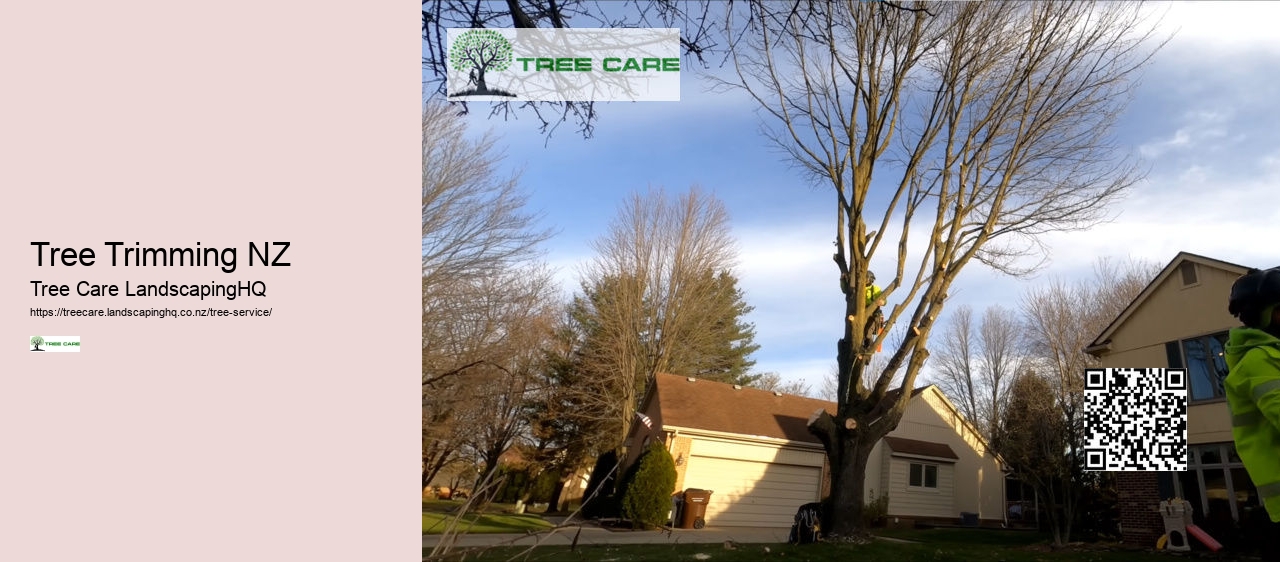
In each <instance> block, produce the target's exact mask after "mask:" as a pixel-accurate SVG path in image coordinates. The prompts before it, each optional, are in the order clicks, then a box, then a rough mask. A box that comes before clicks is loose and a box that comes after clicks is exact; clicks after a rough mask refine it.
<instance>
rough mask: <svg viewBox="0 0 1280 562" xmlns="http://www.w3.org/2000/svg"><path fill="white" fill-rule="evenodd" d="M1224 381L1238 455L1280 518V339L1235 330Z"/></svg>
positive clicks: (1260, 495)
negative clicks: (1228, 372) (1227, 372)
mask: <svg viewBox="0 0 1280 562" xmlns="http://www.w3.org/2000/svg"><path fill="white" fill-rule="evenodd" d="M1225 351H1226V360H1227V367H1229V368H1230V369H1231V371H1230V374H1228V375H1227V380H1226V383H1225V384H1224V385H1223V387H1224V389H1225V390H1226V394H1227V406H1228V407H1229V408H1230V409H1231V436H1232V437H1233V438H1234V439H1235V441H1236V453H1237V454H1239V455H1240V461H1241V462H1243V463H1244V468H1245V470H1246V471H1248V473H1249V479H1250V480H1253V485H1254V486H1257V488H1258V498H1259V499H1260V500H1262V505H1264V506H1265V507H1266V508H1267V515H1270V516H1271V520H1272V521H1273V522H1280V339H1277V338H1276V337H1275V336H1273V335H1271V334H1268V333H1267V332H1264V331H1262V330H1258V329H1254V328H1235V329H1233V330H1231V336H1230V338H1229V339H1228V340H1227V346H1226V350H1225Z"/></svg>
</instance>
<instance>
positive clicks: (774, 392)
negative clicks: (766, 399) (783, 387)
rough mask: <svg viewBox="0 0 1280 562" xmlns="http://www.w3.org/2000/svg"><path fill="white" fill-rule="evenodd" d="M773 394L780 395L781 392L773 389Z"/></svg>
mask: <svg viewBox="0 0 1280 562" xmlns="http://www.w3.org/2000/svg"><path fill="white" fill-rule="evenodd" d="M773 395H774V396H782V393H781V392H778V391H776V390H775V391H773Z"/></svg>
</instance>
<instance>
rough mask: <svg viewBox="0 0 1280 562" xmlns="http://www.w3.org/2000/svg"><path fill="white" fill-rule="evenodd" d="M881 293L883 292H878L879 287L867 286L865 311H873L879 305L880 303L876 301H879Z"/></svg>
mask: <svg viewBox="0 0 1280 562" xmlns="http://www.w3.org/2000/svg"><path fill="white" fill-rule="evenodd" d="M881 292H883V291H881V290H880V287H878V286H876V285H867V309H868V310H875V308H876V307H877V306H879V305H880V303H879V302H876V301H879V300H880V293H881Z"/></svg>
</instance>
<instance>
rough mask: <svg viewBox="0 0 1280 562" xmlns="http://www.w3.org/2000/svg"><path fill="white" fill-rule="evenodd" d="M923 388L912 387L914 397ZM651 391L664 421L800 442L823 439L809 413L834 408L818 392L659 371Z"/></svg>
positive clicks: (672, 424) (667, 423)
mask: <svg viewBox="0 0 1280 562" xmlns="http://www.w3.org/2000/svg"><path fill="white" fill-rule="evenodd" d="M926 388H927V387H926ZM923 390H924V388H917V389H915V391H913V392H912V393H911V395H912V397H913V398H914V397H915V396H917V395H919V394H920V392H922V391H923ZM650 392H651V395H650V397H649V399H650V400H657V404H658V408H659V415H660V416H661V420H662V425H663V427H682V428H688V429H702V430H707V431H717V432H722V433H736V434H740V435H752V436H758V437H770V438H774V439H786V440H790V441H800V442H803V443H821V441H819V440H818V438H817V436H815V435H813V434H812V433H809V417H810V416H812V415H813V413H814V412H815V411H817V410H819V409H823V410H826V411H827V412H835V410H836V404H835V403H834V402H829V401H826V400H819V399H817V398H807V397H804V396H795V395H791V394H781V393H776V392H772V391H768V390H760V389H756V388H747V387H736V386H735V385H731V384H727V383H722V382H715V381H709V380H706V379H698V378H693V377H681V376H677V375H668V374H662V373H659V374H658V375H656V376H655V377H654V384H653V389H652V390H651V391H650ZM890 396H892V395H890ZM646 402H647V401H646Z"/></svg>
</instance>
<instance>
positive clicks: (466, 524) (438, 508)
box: [422, 500, 551, 534]
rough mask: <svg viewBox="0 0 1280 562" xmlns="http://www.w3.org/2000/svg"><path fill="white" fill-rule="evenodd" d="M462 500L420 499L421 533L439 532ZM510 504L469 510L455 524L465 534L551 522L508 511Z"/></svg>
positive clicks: (517, 529) (518, 529) (529, 527)
mask: <svg viewBox="0 0 1280 562" xmlns="http://www.w3.org/2000/svg"><path fill="white" fill-rule="evenodd" d="M463 503H464V502H462V501H455V500H422V533H423V534H439V533H443V532H444V530H445V527H447V526H448V524H449V521H450V520H452V519H453V517H454V514H455V513H456V511H455V510H456V509H458V508H460V507H462V505H463ZM514 507H515V506H512V505H510V504H490V505H489V506H488V507H486V508H485V510H484V511H483V512H482V513H469V514H467V516H466V517H464V518H463V521H462V522H461V523H459V524H458V531H459V532H465V533H523V532H526V531H540V530H542V529H549V528H551V524H550V523H548V522H546V521H545V520H543V519H542V518H541V517H539V516H537V515H533V514H521V515H516V514H514V513H511V512H512V511H514Z"/></svg>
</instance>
